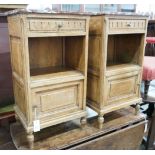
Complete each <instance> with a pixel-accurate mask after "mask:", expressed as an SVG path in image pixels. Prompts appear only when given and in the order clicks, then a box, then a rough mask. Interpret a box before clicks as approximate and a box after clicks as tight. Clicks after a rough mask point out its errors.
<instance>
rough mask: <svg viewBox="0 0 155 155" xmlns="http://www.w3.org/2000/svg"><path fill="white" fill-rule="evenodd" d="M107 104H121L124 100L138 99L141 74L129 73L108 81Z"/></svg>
mask: <svg viewBox="0 0 155 155" xmlns="http://www.w3.org/2000/svg"><path fill="white" fill-rule="evenodd" d="M106 82H107V84H106V87H107V88H106V90H107V93H106V99H107V104H110V103H116V102H119V101H120V100H122V99H129V98H136V97H138V95H139V74H138V73H137V74H136V75H135V74H134V73H129V74H128V75H127V76H126V75H125V74H122V75H119V76H113V78H111V77H109V78H108V77H107V79H106Z"/></svg>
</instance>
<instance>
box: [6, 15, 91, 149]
mask: <svg viewBox="0 0 155 155" xmlns="http://www.w3.org/2000/svg"><path fill="white" fill-rule="evenodd" d="M8 25H9V36H10V48H11V61H12V71H13V84H14V96H15V112H16V115H17V117H18V118H19V120H20V121H21V122H22V124H23V125H24V127H25V129H26V131H27V138H28V141H29V145H30V148H33V140H34V136H33V131H34V129H33V128H34V124H33V122H34V121H35V120H39V121H40V128H41V129H42V128H45V127H48V126H51V125H55V124H58V123H62V122H66V121H69V120H73V119H77V118H81V123H82V124H84V123H86V82H87V57H88V29H89V16H82V15H75V14H74V15H71V14H70V15H69V14H39V13H38V14H37V13H25V12H17V13H15V14H11V15H9V16H8Z"/></svg>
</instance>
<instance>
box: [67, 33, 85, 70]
mask: <svg viewBox="0 0 155 155" xmlns="http://www.w3.org/2000/svg"><path fill="white" fill-rule="evenodd" d="M84 50H85V46H84V37H81V36H80V37H78V36H76V37H66V38H65V64H66V66H68V67H71V68H73V69H77V70H79V71H81V72H83V73H84V71H85V70H84V69H85V52H84Z"/></svg>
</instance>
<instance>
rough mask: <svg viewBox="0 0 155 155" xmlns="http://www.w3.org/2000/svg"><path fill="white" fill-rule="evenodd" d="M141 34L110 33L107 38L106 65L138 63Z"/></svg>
mask: <svg viewBox="0 0 155 155" xmlns="http://www.w3.org/2000/svg"><path fill="white" fill-rule="evenodd" d="M141 38H142V35H141V34H130V35H129V34H128V35H110V36H109V38H108V52H107V54H108V57H107V65H108V66H109V65H115V64H122V63H133V64H139V62H138V60H139V56H140V50H141Z"/></svg>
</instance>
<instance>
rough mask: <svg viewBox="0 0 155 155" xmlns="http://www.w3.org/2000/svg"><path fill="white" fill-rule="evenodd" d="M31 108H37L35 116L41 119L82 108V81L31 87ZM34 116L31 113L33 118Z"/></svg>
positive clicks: (51, 117)
mask: <svg viewBox="0 0 155 155" xmlns="http://www.w3.org/2000/svg"><path fill="white" fill-rule="evenodd" d="M32 108H33V109H34V108H37V117H39V119H40V120H42V121H48V120H49V119H50V120H51V119H55V118H57V117H62V116H66V115H71V114H72V113H74V112H78V111H82V110H84V108H85V103H84V102H83V81H77V82H70V83H64V84H58V85H57V84H56V85H51V86H45V87H39V88H35V89H33V90H32ZM35 117H36V116H34V113H33V119H36V118H35Z"/></svg>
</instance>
